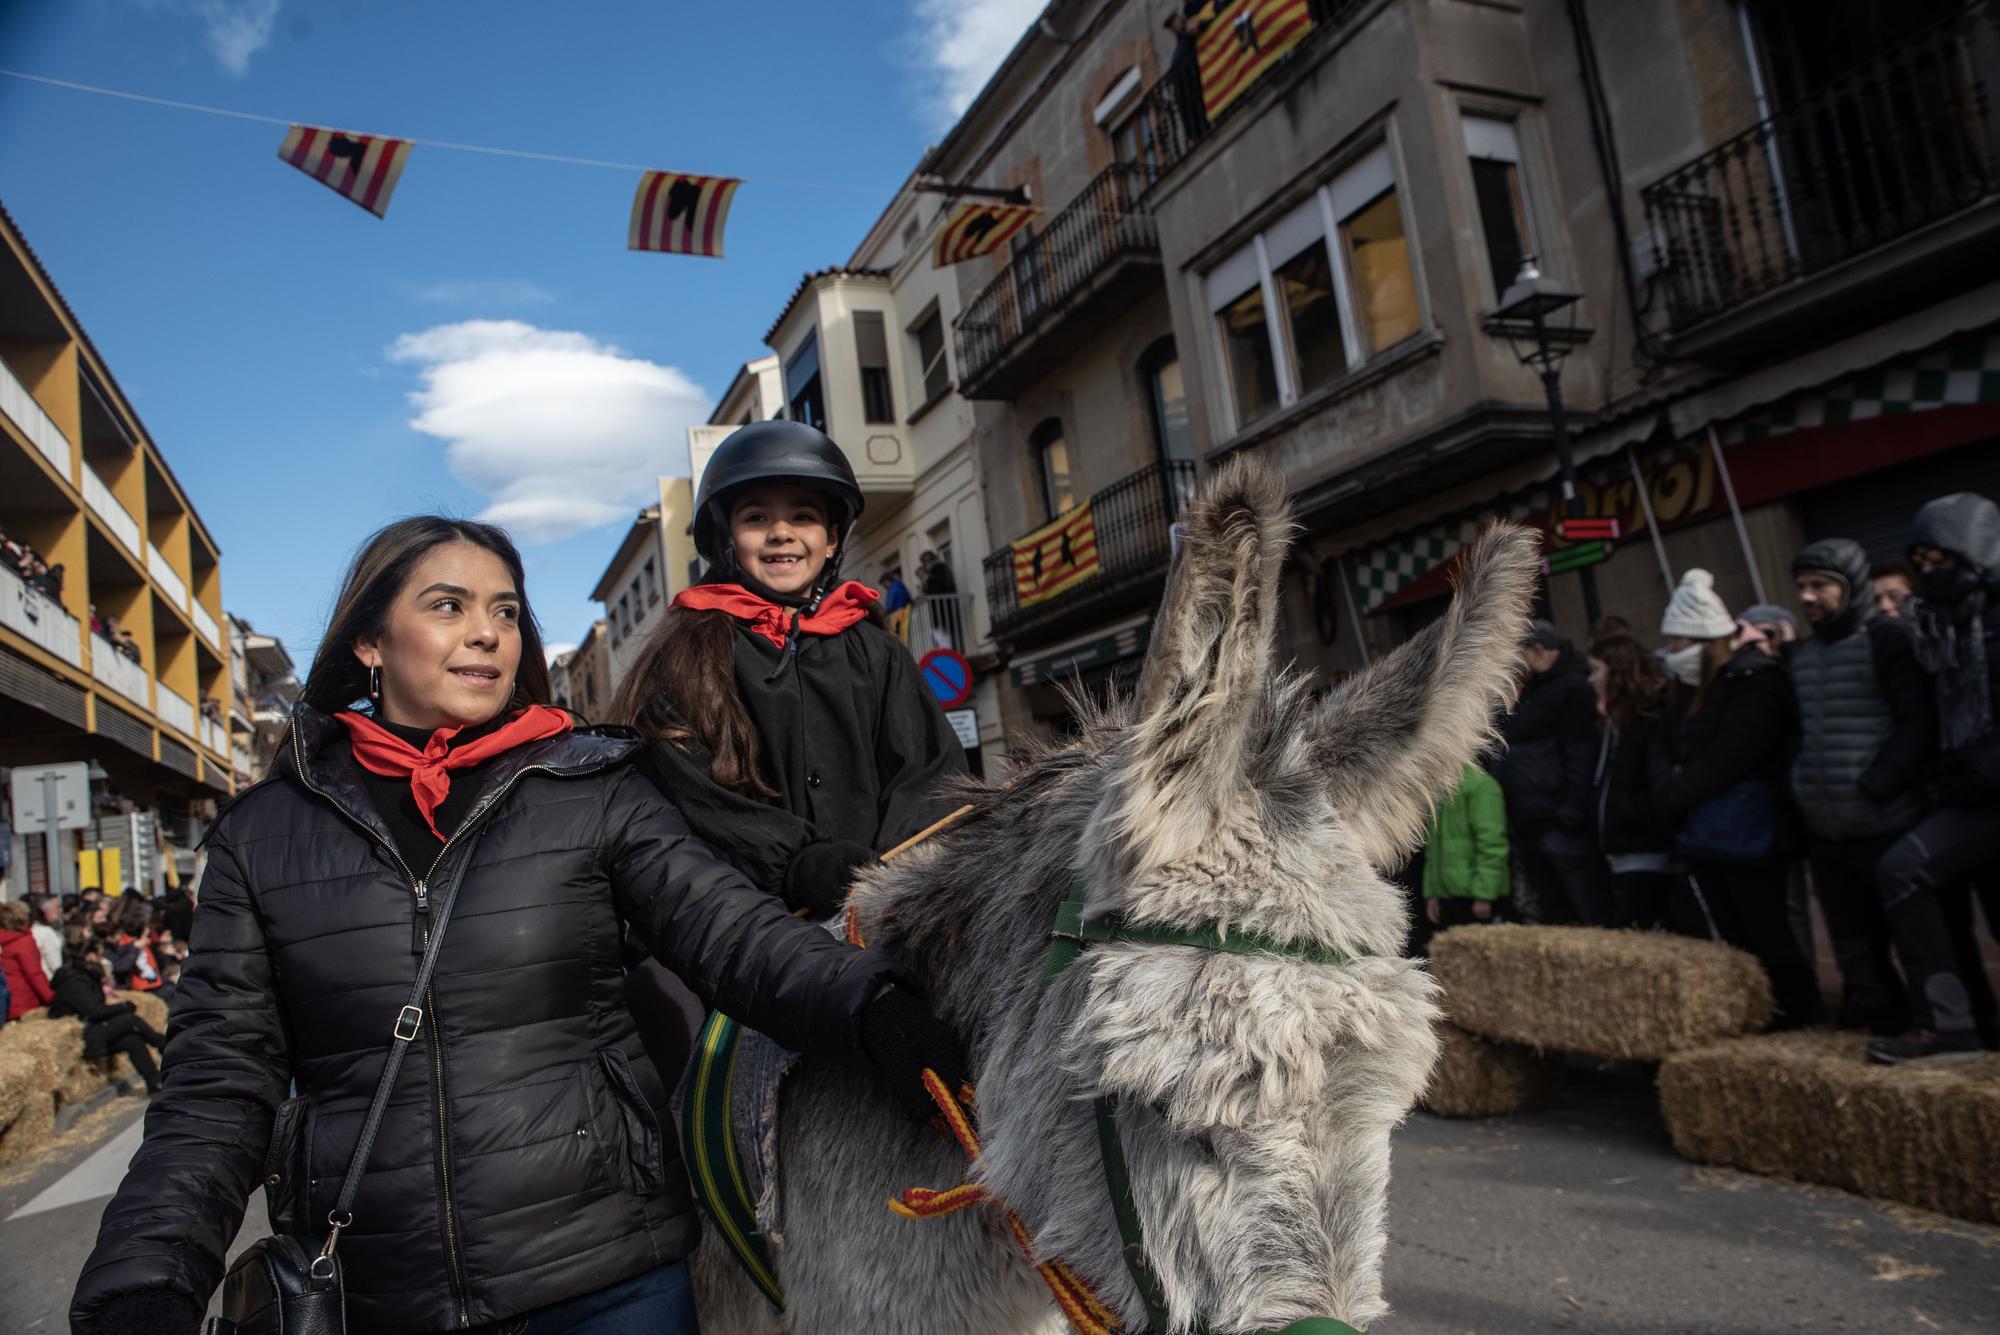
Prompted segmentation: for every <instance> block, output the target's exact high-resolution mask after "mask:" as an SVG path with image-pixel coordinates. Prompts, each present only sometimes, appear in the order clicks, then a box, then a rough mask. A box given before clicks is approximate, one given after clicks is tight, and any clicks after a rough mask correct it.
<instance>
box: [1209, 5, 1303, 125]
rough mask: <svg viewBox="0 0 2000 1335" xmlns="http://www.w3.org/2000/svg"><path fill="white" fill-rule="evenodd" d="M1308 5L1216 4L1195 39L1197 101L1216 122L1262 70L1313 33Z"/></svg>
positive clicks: (1277, 60) (1269, 66) (1280, 58)
mask: <svg viewBox="0 0 2000 1335" xmlns="http://www.w3.org/2000/svg"><path fill="white" fill-rule="evenodd" d="M1312 26H1313V21H1312V10H1311V7H1310V5H1309V3H1308V0H1232V3H1229V4H1217V5H1216V6H1215V17H1214V18H1213V19H1211V20H1209V23H1208V26H1207V27H1206V28H1204V29H1203V30H1202V33H1201V36H1200V37H1199V38H1198V39H1197V40H1196V44H1195V54H1196V56H1197V57H1198V58H1199V62H1200V66H1201V100H1202V105H1203V106H1204V107H1205V108H1206V109H1207V111H1208V118H1209V119H1210V120H1214V119H1215V118H1216V117H1217V116H1220V115H1221V114H1222V112H1223V108H1225V107H1227V106H1228V105H1229V104H1230V103H1231V102H1234V101H1235V100H1236V99H1237V98H1238V97H1241V96H1242V95H1243V91H1244V90H1245V89H1247V88H1248V87H1250V85H1251V84H1253V83H1255V82H1256V81H1257V79H1258V78H1259V77H1260V76H1261V75H1262V74H1263V73H1264V71H1265V70H1268V69H1270V68H1271V66H1273V65H1275V64H1277V63H1278V62H1279V61H1280V60H1282V59H1283V58H1284V56H1285V54H1286V53H1287V52H1289V51H1290V50H1291V49H1292V48H1293V47H1295V46H1297V45H1298V44H1299V43H1300V42H1302V41H1304V40H1305V38H1306V34H1307V33H1309V32H1311V31H1312Z"/></svg>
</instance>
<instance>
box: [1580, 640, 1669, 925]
mask: <svg viewBox="0 0 2000 1335" xmlns="http://www.w3.org/2000/svg"><path fill="white" fill-rule="evenodd" d="M1590 684H1591V686H1592V687H1593V688H1595V689H1596V691H1597V713H1598V719H1597V724H1598V748H1597V771H1596V773H1597V846H1598V848H1599V849H1601V850H1603V853H1604V860H1605V862H1606V863H1607V864H1609V866H1610V870H1611V895H1612V901H1613V904H1614V913H1615V917H1614V920H1613V922H1612V924H1611V925H1612V926H1614V927H1641V928H1657V927H1664V926H1666V925H1667V923H1668V921H1669V920H1670V919H1672V920H1673V921H1674V922H1675V924H1676V927H1677V929H1678V928H1679V926H1680V917H1679V915H1678V914H1677V913H1676V912H1675V909H1676V907H1677V906H1678V904H1679V903H1681V902H1682V901H1687V900H1688V896H1687V895H1685V894H1681V895H1678V896H1677V895H1676V894H1675V892H1674V891H1675V885H1674V883H1675V880H1676V877H1675V874H1674V860H1673V849H1674V836H1673V830H1672V829H1671V828H1669V827H1668V826H1667V825H1666V823H1665V822H1664V821H1662V820H1661V819H1660V813H1659V811H1658V810H1657V809H1656V808H1655V807H1654V805H1653V787H1654V785H1655V784H1657V783H1660V782H1661V781H1662V780H1663V779H1664V778H1665V777H1666V775H1667V774H1668V773H1670V772H1671V770H1672V759H1671V757H1670V756H1669V755H1668V751H1667V730H1666V718H1665V715H1666V696H1667V691H1668V687H1669V685H1670V683H1669V682H1668V681H1667V679H1666V676H1665V674H1664V673H1662V672H1661V670H1660V665H1659V661H1658V660H1657V659H1655V658H1653V657H1652V655H1650V654H1648V653H1647V652H1646V651H1645V650H1644V649H1643V648H1641V647H1640V645H1639V642H1638V641H1637V640H1635V639H1633V638H1632V637H1631V636H1630V635H1607V636H1605V637H1604V638H1603V639H1600V640H1598V641H1596V642H1595V643H1594V644H1592V645H1591V646H1590ZM1680 879H1683V880H1684V879H1685V877H1682V878H1680Z"/></svg>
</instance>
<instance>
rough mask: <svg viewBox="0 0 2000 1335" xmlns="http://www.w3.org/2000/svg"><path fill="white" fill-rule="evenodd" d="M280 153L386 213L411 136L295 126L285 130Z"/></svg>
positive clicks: (366, 206)
mask: <svg viewBox="0 0 2000 1335" xmlns="http://www.w3.org/2000/svg"><path fill="white" fill-rule="evenodd" d="M278 156H279V157H281V158H283V159H284V160H285V161H286V162H289V163H291V164H292V166H294V167H297V168H298V169H299V170H300V171H302V172H304V173H305V174H306V175H308V176H310V177H312V178H313V179H314V180H315V181H318V182H319V183H320V184H321V185H324V186H327V187H329V188H331V189H334V190H337V191H339V192H340V193H341V194H343V195H345V196H347V197H348V198H349V199H351V200H353V201H354V202H355V203H356V204H359V205H360V206H361V207H362V208H364V209H367V210H368V211H369V212H370V213H372V214H374V215H375V216H376V217H378V218H380V217H383V216H384V215H386V214H387V213H388V212H389V196H391V195H393V194H395V193H396V182H397V181H399V180H401V179H402V176H403V164H404V163H405V162H407V161H409V158H410V141H409V140H407V139H385V138H383V137H382V136H381V135H375V134H349V133H348V132H347V131H345V130H328V129H324V128H322V127H320V126H317V125H294V126H293V127H292V128H291V129H289V130H287V131H285V141H284V142H283V143H282V144H279V145H278Z"/></svg>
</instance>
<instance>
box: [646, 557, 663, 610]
mask: <svg viewBox="0 0 2000 1335" xmlns="http://www.w3.org/2000/svg"><path fill="white" fill-rule="evenodd" d="M646 601H647V602H649V603H657V602H658V601H660V576H659V571H658V570H657V569H656V568H655V562H654V559H653V558H652V557H650V556H649V557H647V558H646Z"/></svg>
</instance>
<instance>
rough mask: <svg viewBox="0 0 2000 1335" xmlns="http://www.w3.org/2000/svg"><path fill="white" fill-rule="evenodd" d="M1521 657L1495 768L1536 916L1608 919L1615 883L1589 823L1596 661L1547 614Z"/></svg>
mask: <svg viewBox="0 0 2000 1335" xmlns="http://www.w3.org/2000/svg"><path fill="white" fill-rule="evenodd" d="M1522 657H1523V658H1524V660H1525V661H1526V663H1527V666H1528V679H1527V681H1526V683H1525V684H1524V685H1523V686H1522V688H1521V696H1520V699H1518V700H1516V701H1515V702H1514V708H1513V710H1512V711H1511V712H1509V713H1508V715H1507V716H1506V717H1505V718H1504V719H1502V720H1501V721H1500V736H1501V739H1502V740H1503V741H1504V742H1505V743H1506V748H1505V750H1504V751H1503V752H1502V753H1501V755H1500V758H1499V760H1498V761H1497V762H1496V763H1495V765H1494V767H1493V775H1494V777H1495V778H1496V779H1498V780H1499V781H1500V790H1501V792H1503V793H1504V794H1506V797H1507V818H1508V821H1509V822H1510V823H1511V824H1512V826H1513V828H1514V839H1513V848H1514V851H1515V856H1516V857H1517V858H1518V859H1519V860H1520V862H1521V863H1522V869H1523V871H1524V872H1525V874H1526V876H1527V879H1528V881H1529V883H1530V884H1531V885H1532V886H1533V887H1534V889H1535V891H1536V892H1537V895H1538V900H1539V903H1538V905H1537V910H1536V914H1535V921H1538V922H1557V923H1571V922H1573V923H1582V924H1584V925H1585V926H1590V927H1603V926H1608V925H1609V924H1610V922H1611V919H1612V916H1613V909H1612V904H1611V892H1610V885H1609V883H1608V880H1607V877H1606V874H1605V866H1604V860H1603V858H1602V857H1601V856H1599V854H1598V851H1597V846H1596V844H1595V842H1594V841H1593V840H1592V838H1591V829H1590V805H1591V794H1592V782H1591V776H1592V772H1593V769H1594V767H1595V764H1596V760H1597V742H1598V739H1597V695H1596V692H1595V691H1593V690H1592V689H1591V686H1590V673H1589V669H1588V668H1587V667H1586V666H1585V664H1584V661H1583V659H1582V658H1581V657H1579V656H1578V655H1577V652H1576V650H1574V649H1573V648H1571V647H1570V643H1569V641H1568V640H1566V639H1564V638H1563V636H1562V633H1561V632H1560V631H1558V630H1557V629H1556V628H1555V626H1554V625H1552V624H1550V623H1549V622H1547V621H1536V622H1534V623H1533V624H1532V625H1531V626H1530V627H1529V630H1528V638H1527V642H1526V643H1525V645H1524V646H1523V647H1522Z"/></svg>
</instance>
